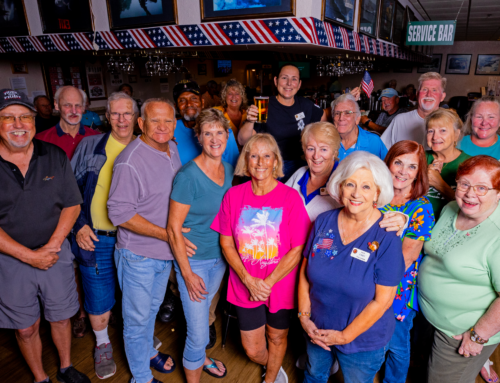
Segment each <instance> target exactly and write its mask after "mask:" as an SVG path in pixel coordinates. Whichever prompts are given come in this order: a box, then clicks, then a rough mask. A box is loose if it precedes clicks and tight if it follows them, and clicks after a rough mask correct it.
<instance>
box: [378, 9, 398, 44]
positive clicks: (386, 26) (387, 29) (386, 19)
mask: <svg viewBox="0 0 500 383" xmlns="http://www.w3.org/2000/svg"><path fill="white" fill-rule="evenodd" d="M395 10H396V0H382V5H381V6H380V17H379V28H378V37H379V38H380V39H383V40H386V41H392V24H393V22H394V12H395Z"/></svg>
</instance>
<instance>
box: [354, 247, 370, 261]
mask: <svg viewBox="0 0 500 383" xmlns="http://www.w3.org/2000/svg"><path fill="white" fill-rule="evenodd" d="M351 257H353V258H356V259H359V260H360V261H363V262H366V261H368V258H370V253H369V252H367V251H363V250H360V249H356V248H354V249H353V250H352V252H351Z"/></svg>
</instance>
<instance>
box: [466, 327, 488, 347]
mask: <svg viewBox="0 0 500 383" xmlns="http://www.w3.org/2000/svg"><path fill="white" fill-rule="evenodd" d="M470 340H471V341H473V342H476V343H477V344H485V343H488V339H483V338H481V337H480V336H479V335H478V334H477V333H476V332H475V331H474V327H472V328H471V329H470Z"/></svg>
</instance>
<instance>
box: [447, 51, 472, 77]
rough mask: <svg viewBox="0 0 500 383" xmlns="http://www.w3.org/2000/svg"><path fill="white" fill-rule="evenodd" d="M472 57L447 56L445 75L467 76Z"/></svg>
mask: <svg viewBox="0 0 500 383" xmlns="http://www.w3.org/2000/svg"><path fill="white" fill-rule="evenodd" d="M471 59H472V55H448V57H447V58H446V70H445V72H444V73H446V74H469V71H470V62H471Z"/></svg>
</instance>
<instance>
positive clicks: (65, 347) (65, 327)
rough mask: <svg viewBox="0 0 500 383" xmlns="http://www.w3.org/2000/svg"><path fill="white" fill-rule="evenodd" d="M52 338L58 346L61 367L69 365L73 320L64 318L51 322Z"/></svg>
mask: <svg viewBox="0 0 500 383" xmlns="http://www.w3.org/2000/svg"><path fill="white" fill-rule="evenodd" d="M50 328H51V330H52V340H53V341H54V344H55V345H56V347H57V351H58V353H59V359H60V360H61V368H66V367H69V366H70V364H71V321H70V319H69V318H68V319H64V320H61V321H58V322H50Z"/></svg>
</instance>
